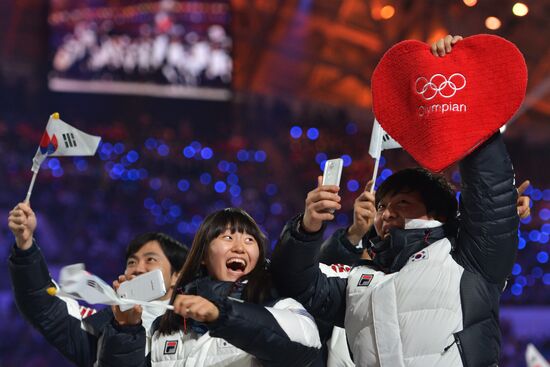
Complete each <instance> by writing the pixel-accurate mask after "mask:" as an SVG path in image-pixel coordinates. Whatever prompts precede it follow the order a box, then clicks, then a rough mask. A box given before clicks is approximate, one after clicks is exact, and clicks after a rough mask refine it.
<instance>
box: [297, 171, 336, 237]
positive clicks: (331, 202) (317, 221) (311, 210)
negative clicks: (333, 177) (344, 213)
mask: <svg viewBox="0 0 550 367" xmlns="http://www.w3.org/2000/svg"><path fill="white" fill-rule="evenodd" d="M322 182H323V176H319V177H317V188H315V189H314V190H312V191H310V192H309V193H308V194H307V197H306V206H305V210H304V217H303V219H302V223H301V224H302V228H303V229H304V230H305V231H307V232H312V233H313V232H317V231H318V230H320V229H321V227H322V226H323V222H324V221H326V220H332V219H334V211H335V210H338V209H340V208H341V205H340V200H341V199H340V196H339V195H338V191H339V190H340V188H339V187H338V186H334V185H326V186H323V185H322Z"/></svg>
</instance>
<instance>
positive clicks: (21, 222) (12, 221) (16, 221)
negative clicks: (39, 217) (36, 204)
mask: <svg viewBox="0 0 550 367" xmlns="http://www.w3.org/2000/svg"><path fill="white" fill-rule="evenodd" d="M8 227H9V228H10V230H11V232H12V233H13V235H14V236H15V243H16V245H17V247H19V248H20V249H21V250H27V249H29V248H30V247H31V246H32V238H33V237H32V236H33V234H34V230H35V229H36V215H34V212H33V211H32V209H31V206H30V204H29V203H19V204H17V205H16V206H15V208H13V209H12V210H11V211H10V213H9V216H8Z"/></svg>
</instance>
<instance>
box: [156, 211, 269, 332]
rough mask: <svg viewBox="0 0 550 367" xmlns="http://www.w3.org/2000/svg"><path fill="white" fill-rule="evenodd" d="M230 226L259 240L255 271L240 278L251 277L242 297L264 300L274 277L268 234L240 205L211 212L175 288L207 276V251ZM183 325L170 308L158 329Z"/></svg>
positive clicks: (172, 330) (175, 328)
mask: <svg viewBox="0 0 550 367" xmlns="http://www.w3.org/2000/svg"><path fill="white" fill-rule="evenodd" d="M227 228H229V230H230V231H231V233H235V232H239V233H245V232H246V233H247V234H249V235H251V236H252V237H254V238H255V239H256V242H257V243H258V247H259V250H260V252H259V256H258V262H257V263H256V266H255V267H254V269H252V271H251V272H250V273H249V274H247V275H245V276H244V277H243V278H242V279H241V280H244V279H246V280H248V283H247V284H246V287H245V288H244V291H243V300H245V301H248V302H253V303H262V302H264V300H266V299H267V298H268V297H269V295H270V294H271V288H272V287H271V276H270V274H269V271H268V270H267V260H266V246H267V237H266V236H265V235H264V234H263V232H262V231H261V229H260V227H259V226H258V224H256V221H255V220H254V219H253V218H252V217H251V216H250V215H249V214H248V213H247V212H245V211H244V210H242V209H239V208H226V209H222V210H219V211H217V212H214V213H212V214H210V215H208V216H207V217H206V218H205V219H204V221H203V222H202V224H201V226H200V227H199V229H198V231H197V233H196V234H195V238H194V239H193V244H192V246H191V251H190V252H189V256H187V260H186V261H185V264H184V265H183V269H182V270H181V274H180V276H179V278H178V280H177V282H176V285H175V288H176V289H183V287H184V286H185V285H186V284H188V283H190V282H191V281H192V280H194V279H196V278H199V277H201V276H203V275H206V274H207V272H206V268H205V267H204V265H203V260H204V257H205V255H206V250H207V248H208V246H209V245H210V243H211V242H212V240H214V239H215V238H216V237H218V236H219V235H220V234H221V233H223V232H224V231H225V230H226V229H227ZM177 294H178V293H177V292H174V293H173V294H172V298H171V299H170V303H171V304H172V303H173V302H174V300H175V299H176V296H177ZM182 328H183V319H182V317H181V316H179V315H177V314H175V313H174V312H173V311H172V310H168V311H167V312H166V313H165V314H164V315H163V316H162V319H161V321H160V326H159V332H160V333H162V334H170V333H172V332H174V331H177V330H180V329H182Z"/></svg>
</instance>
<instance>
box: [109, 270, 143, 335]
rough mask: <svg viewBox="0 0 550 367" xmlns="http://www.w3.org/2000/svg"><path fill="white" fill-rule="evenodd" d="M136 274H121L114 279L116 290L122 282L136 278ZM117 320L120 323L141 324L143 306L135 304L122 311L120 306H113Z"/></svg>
mask: <svg viewBox="0 0 550 367" xmlns="http://www.w3.org/2000/svg"><path fill="white" fill-rule="evenodd" d="M135 277H136V276H135V275H119V277H118V279H117V280H115V281H113V288H114V289H115V291H116V290H117V289H118V287H120V284H121V283H123V282H125V281H128V280H132V279H134V278H135ZM111 309H112V310H113V314H114V316H115V320H116V322H117V323H118V324H119V325H139V324H140V323H141V314H142V313H143V308H142V307H141V306H140V305H134V307H132V308H131V309H129V310H127V311H121V310H120V307H119V306H111Z"/></svg>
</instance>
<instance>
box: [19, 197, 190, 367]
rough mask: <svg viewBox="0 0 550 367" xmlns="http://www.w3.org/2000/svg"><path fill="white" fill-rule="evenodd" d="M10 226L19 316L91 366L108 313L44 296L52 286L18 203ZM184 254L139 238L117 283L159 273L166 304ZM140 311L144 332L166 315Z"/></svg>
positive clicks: (178, 247)
mask: <svg viewBox="0 0 550 367" xmlns="http://www.w3.org/2000/svg"><path fill="white" fill-rule="evenodd" d="M8 226H9V228H10V229H11V231H12V232H13V234H14V236H15V245H14V246H13V248H12V250H11V254H10V258H9V271H10V278H11V282H12V287H13V291H14V296H15V302H16V304H17V307H18V308H19V311H20V312H21V314H22V315H23V317H24V318H25V319H27V321H28V322H29V323H30V324H31V325H32V326H33V327H34V328H36V329H37V330H38V331H39V332H40V333H41V334H42V335H44V337H45V338H46V339H47V340H48V342H49V343H50V344H51V345H53V346H54V347H55V348H56V349H58V350H59V351H60V352H61V353H62V354H63V355H64V356H65V357H66V358H67V359H68V360H70V361H71V362H73V363H74V364H75V365H78V366H93V365H95V364H96V360H97V355H98V353H99V351H98V345H99V342H98V340H99V338H100V336H101V331H102V329H103V327H104V326H105V325H106V324H107V323H110V322H111V321H112V320H113V313H112V311H111V308H110V307H107V308H104V309H103V310H101V311H99V312H96V311H95V310H94V309H90V308H85V307H79V305H78V304H77V303H76V301H74V300H72V299H62V298H60V297H56V296H53V297H52V296H50V295H49V294H48V293H47V292H46V289H47V288H49V287H51V286H52V285H53V283H52V279H51V276H50V274H49V271H48V267H47V264H46V260H45V259H44V256H43V255H42V251H41V250H40V248H39V247H38V245H37V244H36V242H35V240H34V239H33V233H34V231H35V229H36V216H35V214H34V212H33V210H32V209H31V207H30V205H28V204H27V203H20V204H18V205H17V206H16V207H15V208H14V209H13V210H12V211H10V214H9V218H8ZM187 253H188V250H187V248H186V247H185V246H184V245H182V244H181V243H179V242H178V241H176V240H174V239H173V238H171V237H169V236H167V235H165V234H163V233H159V232H151V233H145V234H142V235H140V236H137V237H136V238H134V239H133V240H132V241H131V242H130V244H129V245H128V248H127V251H126V269H125V272H124V275H121V276H120V277H119V279H118V280H117V282H121V281H124V280H126V279H131V278H133V277H135V276H137V275H140V274H142V273H145V272H148V271H151V270H154V269H157V268H160V269H161V271H162V273H163V277H164V281H165V286H166V289H167V293H166V295H165V296H163V297H162V299H160V301H163V302H168V300H169V299H170V296H171V294H172V286H173V284H175V281H176V279H177V275H178V273H179V271H180V269H181V267H182V266H183V263H184V262H185V258H186V256H187ZM143 311H144V312H143V317H142V320H143V324H144V327H145V329H146V330H148V329H149V326H150V324H151V323H152V322H153V320H154V319H155V318H157V317H158V316H159V315H161V314H162V313H164V311H165V309H164V308H162V307H144V310H143ZM129 312H130V311H129Z"/></svg>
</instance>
